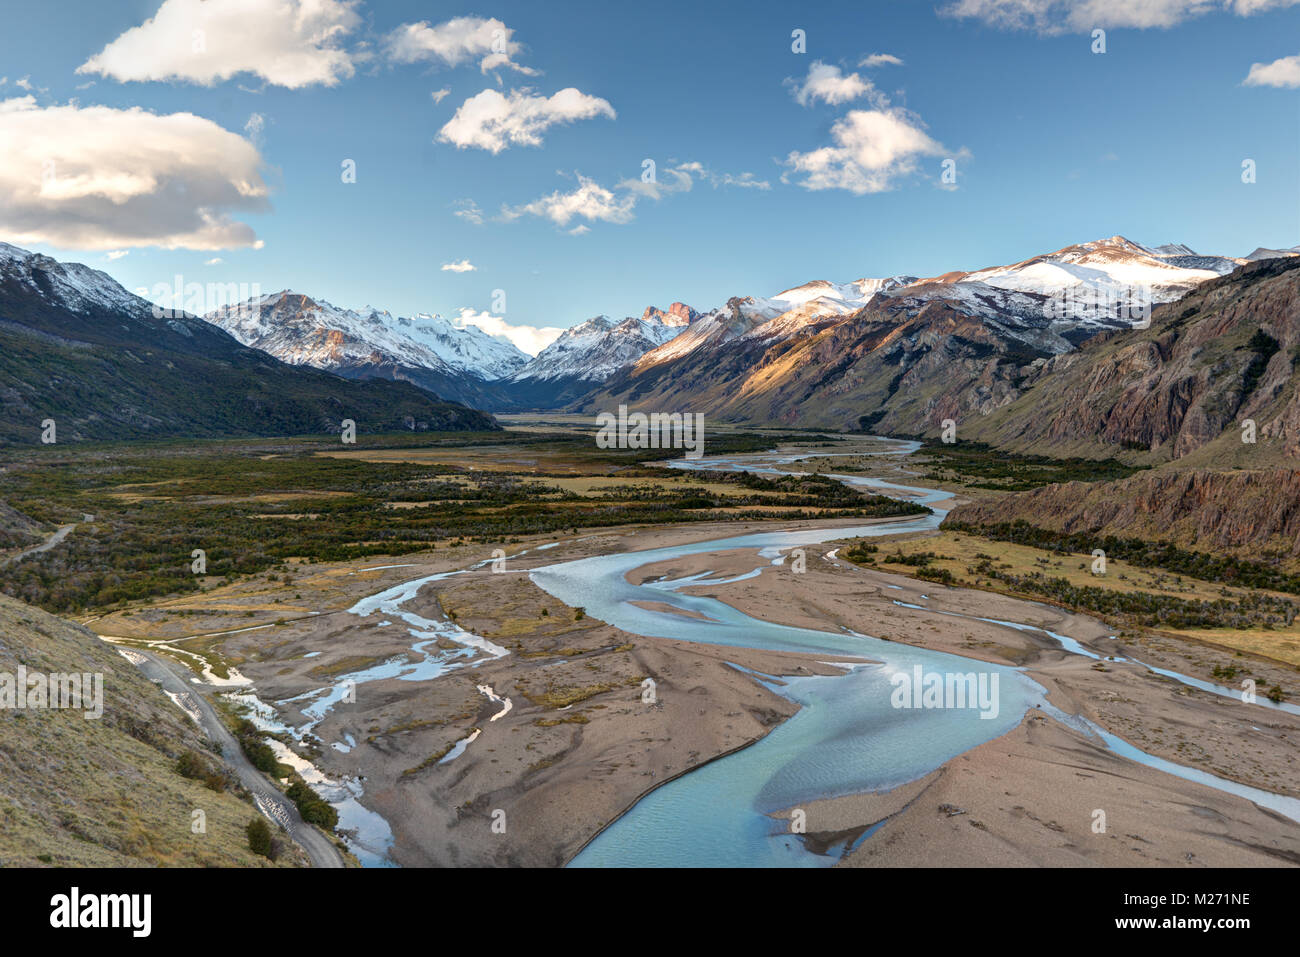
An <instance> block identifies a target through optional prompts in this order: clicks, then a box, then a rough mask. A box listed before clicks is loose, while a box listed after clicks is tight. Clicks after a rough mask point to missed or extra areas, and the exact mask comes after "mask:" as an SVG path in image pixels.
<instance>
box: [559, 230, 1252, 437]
mask: <svg viewBox="0 0 1300 957" xmlns="http://www.w3.org/2000/svg"><path fill="white" fill-rule="evenodd" d="M1244 262H1245V260H1242V259H1235V258H1233V257H1225V256H1203V255H1200V254H1199V253H1197V252H1196V251H1195V250H1193V249H1191V248H1189V247H1187V246H1185V245H1180V244H1169V245H1165V246H1154V247H1148V246H1142V245H1139V244H1137V243H1134V242H1131V241H1129V240H1127V239H1125V238H1124V237H1122V236H1112V237H1110V238H1107V239H1100V240H1096V241H1094V242H1086V243H1080V244H1077V245H1073V246H1067V247H1065V248H1063V249H1059V250H1057V251H1055V252H1052V253H1047V254H1044V255H1039V256H1034V257H1031V258H1029V259H1025V260H1022V261H1020V262H1016V263H1012V264H1010V265H1006V266H994V267H987V268H983V269H976V270H956V271H953V272H949V273H944V274H943V275H939V276H932V277H929V278H921V279H917V278H913V277H909V276H896V277H892V278H890V279H880V280H858V281H857V282H851V283H834V282H827V281H824V280H819V281H816V282H811V283H807V284H805V285H802V286H797V287H794V288H792V289H787V290H785V291H784V292H781V293H777V294H776V295H775V296H772V297H770V298H763V297H755V296H747V297H736V298H733V299H731V300H729V301H728V302H727V304H726V305H725V306H723V307H722V308H720V309H717V310H714V311H712V312H707V313H705V314H703V315H702V316H701V317H700V318H699V319H698V320H696V321H695V322H694V323H692V324H691V325H690V327H689V328H688V329H687V330H686V331H685V332H684V333H682V334H681V335H680V336H677V337H676V338H674V339H672V340H671V341H669V342H668V343H666V344H664V345H663V346H660V347H659V348H657V349H654V350H651V351H650V352H647V353H646V354H645V355H644V356H642V357H641V359H640V360H639V361H638V362H637V363H636V364H635V365H633V366H631V367H628V368H626V369H623V370H620V371H619V372H617V373H616V374H615V375H614V376H613V377H611V379H610V380H609V381H608V382H606V383H605V384H604V386H602V387H601V388H599V389H596V390H594V391H592V392H590V393H589V394H588V395H586V396H585V397H582V398H581V400H580V401H579V402H578V403H576V404H575V407H580V408H584V409H587V410H588V411H600V410H603V409H609V408H614V407H615V406H617V405H619V404H627V405H629V406H631V407H634V408H641V409H650V408H667V409H678V408H681V409H686V408H689V409H692V410H695V411H701V412H703V413H704V414H706V415H713V416H718V417H720V418H722V419H724V420H734V421H754V422H757V421H763V422H777V421H779V422H788V423H795V422H809V423H814V424H816V425H817V426H822V425H826V424H828V423H835V424H836V427H843V426H844V425H845V424H847V425H849V426H852V427H856V428H863V429H866V428H874V427H877V426H879V427H881V428H884V429H886V430H890V429H892V430H894V431H898V432H905V433H913V432H919V431H921V430H922V428H924V427H927V426H928V425H929V424H930V423H931V420H932V419H934V417H935V416H936V415H937V416H940V417H943V416H948V417H952V418H960V416H961V415H963V414H966V413H969V412H971V411H975V412H979V413H987V412H990V411H992V410H993V409H995V408H997V407H998V406H999V405H1000V404H1002V403H1005V402H1008V401H1011V400H1012V399H1014V397H1015V396H1016V395H1017V393H1018V390H1019V388H1020V382H1021V377H1022V376H1023V375H1024V374H1025V370H1031V369H1034V368H1037V367H1039V366H1041V365H1042V364H1043V363H1046V362H1048V361H1050V360H1051V359H1052V358H1053V357H1055V356H1060V355H1062V354H1066V353H1071V352H1073V350H1074V349H1076V348H1077V347H1078V346H1079V344H1080V343H1082V342H1083V341H1085V340H1087V339H1090V338H1092V337H1093V336H1094V335H1096V334H1097V333H1099V332H1103V331H1106V330H1122V329H1127V328H1131V327H1133V326H1144V325H1145V324H1146V322H1147V321H1148V320H1149V318H1150V315H1151V309H1152V308H1153V307H1155V306H1157V305H1158V304H1160V303H1165V302H1170V301H1173V300H1176V299H1179V298H1181V297H1182V296H1183V295H1185V294H1187V293H1188V292H1189V291H1191V290H1193V289H1195V288H1196V287H1198V286H1199V285H1201V284H1202V283H1205V282H1209V281H1212V280H1217V279H1218V278H1219V277H1220V276H1221V275H1223V274H1225V273H1227V272H1230V271H1231V270H1233V269H1237V268H1239V267H1241V265H1242V264H1243V263H1244ZM936 421H937V420H936Z"/></svg>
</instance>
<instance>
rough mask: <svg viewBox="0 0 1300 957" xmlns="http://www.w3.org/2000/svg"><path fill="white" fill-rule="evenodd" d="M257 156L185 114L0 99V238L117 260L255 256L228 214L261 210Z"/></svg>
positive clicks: (248, 237) (251, 237)
mask: <svg viewBox="0 0 1300 957" xmlns="http://www.w3.org/2000/svg"><path fill="white" fill-rule="evenodd" d="M261 166H262V157H261V156H260V155H259V153H258V151H257V148H256V147H255V146H253V144H252V143H249V142H248V141H247V140H245V139H243V138H242V137H240V136H239V135H237V134H235V133H232V132H230V131H228V130H225V129H222V128H221V127H220V126H218V125H217V124H216V123H213V122H212V121H211V120H207V119H203V118H202V117H198V116H194V115H193V114H191V113H173V114H168V115H157V114H154V113H149V112H147V111H145V110H142V109H140V108H139V107H134V108H132V109H127V110H118V109H113V108H111V107H106V106H92V107H86V108H80V107H77V106H74V105H67V106H52V107H45V108H37V107H36V104H35V101H34V99H33V98H32V97H30V96H26V97H20V98H18V99H10V100H5V101H0V235H4V236H5V238H6V239H8V240H9V241H11V242H17V243H49V244H50V245H53V246H58V247H62V248H72V249H104V250H117V249H122V248H129V247H134V246H162V247H165V248H168V249H176V248H188V249H226V248H233V247H246V246H253V247H258V246H260V243H259V242H258V240H257V238H256V236H255V234H254V233H253V230H252V228H251V227H249V226H248V225H247V224H245V223H241V222H237V221H235V220H233V219H231V213H232V212H237V211H246V212H259V211H263V210H266V209H267V208H268V203H267V195H268V190H267V187H266V185H265V184H264V183H263V181H262V177H261V174H260V172H259V170H260V168H261Z"/></svg>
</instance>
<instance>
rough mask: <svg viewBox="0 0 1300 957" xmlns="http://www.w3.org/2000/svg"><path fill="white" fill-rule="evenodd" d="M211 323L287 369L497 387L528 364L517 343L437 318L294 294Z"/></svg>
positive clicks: (260, 301)
mask: <svg viewBox="0 0 1300 957" xmlns="http://www.w3.org/2000/svg"><path fill="white" fill-rule="evenodd" d="M204 318H205V319H207V320H208V321H209V322H211V323H214V324H215V325H218V326H220V327H221V328H223V329H225V330H226V331H227V332H229V333H230V334H231V335H233V336H234V337H235V338H236V339H238V340H239V341H240V342H242V343H243V344H244V345H247V346H253V347H254V348H258V349H262V350H263V351H265V352H270V353H271V354H272V355H275V356H277V357H278V358H280V359H283V360H284V361H285V362H290V363H296V364H304V365H314V366H317V367H319V368H325V369H330V368H338V367H339V366H341V365H345V364H348V363H349V362H354V361H365V362H374V361H377V360H380V361H385V362H391V363H394V364H396V365H405V366H411V367H415V368H423V369H430V370H435V371H445V370H448V369H450V370H454V371H456V372H460V373H466V374H469V375H472V376H475V377H477V378H480V379H485V380H492V379H500V378H503V377H505V376H507V375H509V374H510V373H512V372H514V371H515V370H517V369H519V368H521V367H522V366H524V365H525V364H526V363H527V362H528V357H527V356H526V355H524V353H522V352H520V351H519V350H518V349H517V348H515V347H514V345H512V344H511V343H510V342H508V341H506V340H505V339H501V338H498V337H495V336H490V335H488V334H487V333H486V332H484V331H483V330H482V329H479V328H478V327H477V326H468V325H467V326H464V327H461V326H458V325H455V324H453V323H451V322H449V321H448V320H446V319H444V318H442V317H441V316H438V315H434V314H430V313H420V314H418V315H417V317H416V318H414V319H408V318H404V317H400V316H399V317H394V316H393V315H392V314H391V313H389V312H387V311H381V310H378V309H374V308H372V307H369V306H367V307H366V311H364V312H356V311H353V310H351V309H343V308H340V307H338V306H334V305H332V304H331V303H328V302H326V301H325V300H323V299H313V298H311V297H310V296H306V295H303V294H301V293H296V292H293V291H292V290H289V289H285V290H281V291H280V292H278V293H271V294H270V295H265V296H258V297H255V298H253V299H250V300H248V301H246V302H242V303H238V304H235V305H231V306H226V307H224V308H222V309H218V310H216V311H215V312H212V313H209V314H208V315H207V316H205V317H204Z"/></svg>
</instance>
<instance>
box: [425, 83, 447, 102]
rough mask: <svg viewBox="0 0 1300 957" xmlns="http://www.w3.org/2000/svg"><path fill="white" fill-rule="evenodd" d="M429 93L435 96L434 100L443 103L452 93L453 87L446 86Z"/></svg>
mask: <svg viewBox="0 0 1300 957" xmlns="http://www.w3.org/2000/svg"><path fill="white" fill-rule="evenodd" d="M429 95H430V96H431V97H433V102H435V103H441V102H442V101H443V100H445V99H446V98H447V97H448V96H450V95H451V87H449V86H444V87H443V88H442V89H441V90H434V91H433V92H432V93H430V94H429Z"/></svg>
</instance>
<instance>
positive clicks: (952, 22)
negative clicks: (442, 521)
mask: <svg viewBox="0 0 1300 957" xmlns="http://www.w3.org/2000/svg"><path fill="white" fill-rule="evenodd" d="M0 20H2V21H3V22H5V23H6V25H7V29H6V30H5V31H4V33H3V34H2V35H0V241H7V242H11V243H13V244H15V245H18V246H22V247H24V248H28V249H34V250H37V251H40V252H44V253H48V254H50V255H52V256H55V257H56V258H59V259H63V260H75V261H80V262H85V263H87V264H89V265H91V266H94V267H96V268H99V269H103V270H105V271H106V272H108V273H109V274H110V275H112V276H113V277H114V278H115V279H117V280H118V281H119V282H121V283H122V284H123V285H124V286H126V287H127V288H128V289H133V290H137V291H138V290H146V291H149V295H150V298H155V299H156V298H158V297H157V294H156V290H157V289H158V288H159V287H160V285H166V286H168V287H171V286H173V285H174V282H175V277H177V276H180V277H183V282H184V283H186V284H191V283H203V284H205V285H208V284H210V285H211V286H213V287H222V286H224V285H225V284H232V283H233V284H243V285H245V286H248V287H250V288H251V287H254V286H256V287H259V288H260V289H261V291H262V292H273V291H278V290H280V289H284V288H289V289H293V290H295V291H297V292H302V293H306V294H308V295H310V296H313V297H316V298H320V299H324V300H328V301H329V302H331V303H334V304H335V305H339V306H344V307H348V308H361V307H363V306H366V305H369V306H374V307H377V308H381V309H387V310H389V311H391V312H393V313H395V314H398V315H408V316H409V315H414V314H416V313H420V312H425V313H431V312H436V313H440V314H442V315H445V316H448V317H460V319H461V320H462V321H467V322H473V323H475V324H478V325H481V326H482V327H483V328H485V329H487V330H488V331H489V332H492V333H496V334H503V335H506V336H508V337H509V338H510V339H511V340H512V341H514V342H515V343H516V345H518V346H519V347H520V348H522V349H524V351H526V352H529V353H535V352H536V351H537V350H538V349H539V348H541V347H542V346H543V345H545V344H546V343H547V342H548V341H550V340H551V339H552V338H554V336H555V335H557V334H558V332H559V330H561V329H563V328H567V327H569V326H571V325H574V324H576V323H578V322H581V321H583V320H585V319H588V318H590V317H592V316H595V315H601V314H603V315H608V316H611V317H613V318H622V317H624V316H628V315H640V314H641V312H642V311H643V310H644V309H645V307H646V306H648V305H657V306H660V307H667V306H668V305H669V304H670V303H671V302H673V301H682V302H686V303H688V304H690V305H692V306H694V307H696V308H698V309H709V308H714V307H716V306H718V305H721V304H722V303H724V302H725V301H726V300H727V299H728V298H730V297H731V296H735V295H767V296H770V295H773V294H775V293H777V292H779V291H781V290H783V289H786V288H789V287H792V286H796V285H799V284H802V283H805V282H808V281H810V280H813V279H829V280H832V281H839V282H845V281H849V280H852V279H858V278H863V277H882V276H890V275H899V274H908V275H919V276H925V275H936V274H939V273H943V272H947V271H949V270H953V269H974V268H979V267H982V266H989V265H996V264H1002V263H1009V262H1015V261H1018V260H1021V259H1024V258H1027V257H1029V256H1032V255H1035V254H1038V253H1044V252H1050V251H1052V250H1055V249H1058V248H1060V247H1062V246H1066V245H1069V244H1071V243H1075V242H1083V241H1087V240H1092V239H1098V238H1102V237H1107V236H1111V235H1115V234H1121V235H1124V236H1126V237H1128V238H1129V239H1132V240H1135V241H1137V242H1142V243H1147V244H1160V243H1167V242H1180V243H1185V244H1187V245H1189V246H1191V247H1192V248H1193V249H1195V250H1197V251H1198V252H1205V253H1215V254H1225V255H1238V256H1241V255H1245V254H1247V253H1249V252H1250V251H1251V250H1253V249H1254V248H1256V247H1257V246H1268V247H1289V246H1293V245H1295V244H1297V243H1300V92H1298V91H1300V0H1081V2H1064V0H926V2H913V0H892V2H853V3H849V2H844V0H827V2H816V0H805V2H800V3H792V2H780V3H778V2H772V0H744V2H732V0H691V2H678V0H656V2H655V3H652V4H624V3H619V4H610V3H608V2H589V0H553V2H547V3H538V2H536V0H497V2H488V3H477V4H475V5H472V6H462V5H457V4H449V3H431V2H414V0H382V2H381V0H369V2H363V0H165V2H164V0H115V2H113V3H103V2H100V0H49V2H45V3H32V2H30V0H24V2H17V0H0ZM1095 31H1104V33H1103V34H1097V33H1095ZM650 163H653V166H650V165H649V164H650ZM652 174H653V175H652ZM217 304H220V303H217Z"/></svg>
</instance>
